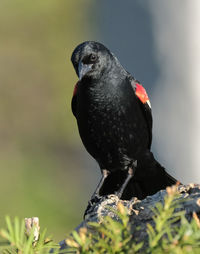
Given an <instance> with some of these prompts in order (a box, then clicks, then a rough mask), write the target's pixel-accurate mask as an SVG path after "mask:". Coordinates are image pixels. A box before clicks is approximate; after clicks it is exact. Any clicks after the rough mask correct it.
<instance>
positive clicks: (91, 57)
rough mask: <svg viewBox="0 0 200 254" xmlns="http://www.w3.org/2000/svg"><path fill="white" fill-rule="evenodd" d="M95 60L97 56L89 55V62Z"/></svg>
mask: <svg viewBox="0 0 200 254" xmlns="http://www.w3.org/2000/svg"><path fill="white" fill-rule="evenodd" d="M96 60H97V55H94V54H91V55H90V62H92V63H94V62H95V61H96Z"/></svg>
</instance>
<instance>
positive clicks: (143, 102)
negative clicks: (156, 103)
mask: <svg viewBox="0 0 200 254" xmlns="http://www.w3.org/2000/svg"><path fill="white" fill-rule="evenodd" d="M131 85H132V87H133V89H134V91H135V95H136V97H137V98H138V102H139V105H140V107H141V109H142V112H143V114H144V117H145V119H146V123H147V127H148V130H149V148H150V147H151V142H152V125H153V119H152V112H151V104H150V100H149V97H148V95H147V92H146V90H145V89H144V87H143V86H142V85H141V84H140V83H139V82H138V81H137V80H132V81H131Z"/></svg>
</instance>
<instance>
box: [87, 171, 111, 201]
mask: <svg viewBox="0 0 200 254" xmlns="http://www.w3.org/2000/svg"><path fill="white" fill-rule="evenodd" d="M102 173H103V174H102V177H101V180H100V182H99V184H98V185H97V188H96V190H95V192H94V193H93V194H92V197H91V200H93V199H94V198H95V197H99V196H100V195H99V192H100V190H101V187H102V186H103V184H104V181H105V179H106V178H107V176H108V175H109V174H110V172H109V171H108V170H107V169H103V170H102Z"/></svg>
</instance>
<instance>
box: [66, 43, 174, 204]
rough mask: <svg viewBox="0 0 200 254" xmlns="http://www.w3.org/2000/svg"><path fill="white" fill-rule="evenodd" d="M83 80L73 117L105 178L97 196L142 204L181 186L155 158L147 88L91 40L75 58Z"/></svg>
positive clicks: (76, 94)
mask: <svg viewBox="0 0 200 254" xmlns="http://www.w3.org/2000/svg"><path fill="white" fill-rule="evenodd" d="M71 61H72V63H73V66H74V69H75V71H76V73H77V75H78V77H79V81H78V83H77V84H76V86H75V88H74V94H73V98H72V112H73V114H74V116H75V117H76V119H77V123H78V128H79V133H80V136H81V139H82V141H83V144H84V146H85V148H86V149H87V151H88V152H89V153H90V154H91V155H92V156H93V157H94V158H95V160H96V161H97V162H98V164H99V166H100V169H101V171H102V179H101V181H100V183H99V185H98V187H97V189H96V191H95V193H94V194H93V196H92V198H94V197H95V196H99V195H100V196H101V195H106V194H111V193H117V195H118V196H119V197H120V198H123V199H130V198H131V197H133V196H135V197H138V198H139V199H143V198H145V197H146V196H147V195H152V194H154V193H156V192H157V191H159V190H161V189H165V188H166V187H167V186H170V185H173V184H175V183H176V182H177V181H176V179H174V178H173V177H171V176H170V175H169V174H167V172H166V171H165V169H164V168H163V167H162V166H161V165H160V164H159V163H158V162H157V161H156V160H155V159H154V156H153V154H152V153H151V152H150V148H151V141H152V113H151V105H150V102H149V99H148V96H147V93H146V91H145V89H144V88H143V87H142V85H141V84H140V83H139V82H138V81H137V80H136V79H134V77H133V76H131V75H130V74H129V73H128V72H127V71H126V70H125V69H124V68H123V67H122V66H121V64H120V62H119V61H118V59H117V58H116V57H115V56H114V54H113V53H111V52H110V51H109V50H108V49H107V48H106V47H105V46H104V45H103V44H101V43H98V42H94V41H86V42H84V43H82V44H80V45H78V46H77V47H76V48H75V50H74V52H73V54H72V57H71Z"/></svg>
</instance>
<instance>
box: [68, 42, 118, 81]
mask: <svg viewBox="0 0 200 254" xmlns="http://www.w3.org/2000/svg"><path fill="white" fill-rule="evenodd" d="M112 59H115V57H114V56H113V54H112V53H111V52H110V51H109V50H108V49H107V48H106V47H105V46H104V45H103V44H101V43H99V42H94V41H86V42H83V43H81V44H80V45H78V46H77V47H76V48H75V50H74V51H73V53H72V57H71V61H72V63H73V66H74V69H75V71H76V74H77V75H78V77H79V79H80V80H81V79H82V78H83V77H84V78H85V77H88V78H91V79H99V78H101V76H102V75H103V73H104V72H105V71H109V69H110V68H109V67H111V65H112V64H113V62H114V61H113V60H112Z"/></svg>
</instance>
